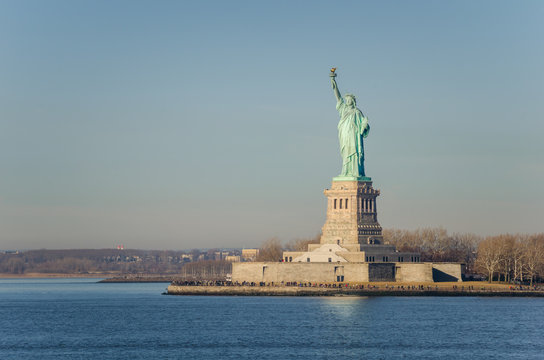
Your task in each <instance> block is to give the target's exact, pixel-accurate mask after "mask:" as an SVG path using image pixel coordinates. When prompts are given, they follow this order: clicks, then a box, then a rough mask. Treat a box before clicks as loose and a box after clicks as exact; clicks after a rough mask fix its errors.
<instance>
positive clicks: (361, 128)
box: [330, 68, 370, 181]
mask: <svg viewBox="0 0 544 360" xmlns="http://www.w3.org/2000/svg"><path fill="white" fill-rule="evenodd" d="M335 71H336V68H332V69H331V74H330V77H331V83H332V89H333V90H334V95H335V96H336V100H337V102H336V110H338V113H340V122H338V139H339V140H340V154H341V155H342V173H341V174H340V175H339V176H337V177H335V178H334V179H333V180H358V181H361V180H363V181H369V180H370V178H369V177H366V176H365V165H364V160H365V153H364V149H363V138H366V137H367V136H368V132H369V131H370V126H369V125H368V119H367V118H366V117H365V116H364V115H363V113H362V112H361V110H359V109H357V107H356V101H355V96H354V95H352V94H344V96H343V97H342V95H340V91H339V90H338V85H336V79H335V77H336V73H335Z"/></svg>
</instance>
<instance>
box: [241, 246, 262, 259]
mask: <svg viewBox="0 0 544 360" xmlns="http://www.w3.org/2000/svg"><path fill="white" fill-rule="evenodd" d="M257 256H259V249H242V260H243V261H255V260H257Z"/></svg>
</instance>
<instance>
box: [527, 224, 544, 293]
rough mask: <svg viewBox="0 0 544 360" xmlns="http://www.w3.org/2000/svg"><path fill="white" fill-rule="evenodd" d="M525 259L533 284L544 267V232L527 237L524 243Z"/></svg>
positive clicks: (528, 274) (531, 283)
mask: <svg viewBox="0 0 544 360" xmlns="http://www.w3.org/2000/svg"><path fill="white" fill-rule="evenodd" d="M523 259H524V268H525V270H526V273H527V276H528V277H529V281H530V285H531V286H532V285H533V280H534V278H535V276H536V275H537V274H538V273H539V271H542V268H543V267H544V234H536V235H532V236H530V237H529V238H528V239H527V241H526V242H525V243H524V251H523Z"/></svg>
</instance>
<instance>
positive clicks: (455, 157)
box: [0, 0, 544, 249]
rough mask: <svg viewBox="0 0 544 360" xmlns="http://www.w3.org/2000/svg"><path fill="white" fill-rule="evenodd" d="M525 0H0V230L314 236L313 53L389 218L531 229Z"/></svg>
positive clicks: (317, 143)
mask: <svg viewBox="0 0 544 360" xmlns="http://www.w3.org/2000/svg"><path fill="white" fill-rule="evenodd" d="M543 18H544V2H542V1H521V2H516V1H455V2H453V1H448V2H446V1H431V0H429V1H368V2H361V1H353V2H350V1H342V2H331V1H321V2H319V1H307V2H303V1H298V2H293V1H269V2H257V1H246V2H239V1H214V2H212V1H186V2H184V1H132V0H131V1H71V0H69V1H27V0H25V1H0V249H2V248H81V247H85V248H101V247H112V246H114V245H115V244H125V246H127V247H131V248H157V249H184V248H193V247H241V246H245V247H252V246H257V245H259V244H260V243H261V242H262V241H263V240H265V239H267V238H269V237H273V236H278V237H279V238H280V239H281V240H282V241H288V240H290V239H293V238H299V237H308V236H314V235H315V234H316V233H318V232H319V231H320V228H321V226H322V225H323V223H324V221H325V210H326V201H325V197H324V195H323V192H322V191H323V189H325V188H327V187H329V186H330V181H331V179H332V177H333V176H336V175H338V173H339V171H340V168H341V159H340V155H339V150H338V139H337V131H336V125H337V122H338V114H337V113H336V110H335V99H334V95H333V93H332V90H331V88H330V81H329V76H328V72H329V68H330V67H332V66H336V67H338V74H339V75H338V78H337V80H338V84H339V88H340V90H341V91H342V92H346V91H349V92H352V93H354V94H355V95H357V98H358V105H359V107H360V108H361V109H362V111H363V112H364V113H365V114H366V115H367V116H368V117H369V120H370V124H371V132H370V135H369V137H368V138H367V141H366V143H365V150H366V170H367V174H368V175H369V176H371V177H372V178H373V181H374V187H376V188H379V189H381V192H382V196H381V197H380V198H379V199H378V210H379V215H378V218H379V221H380V222H381V224H382V226H383V227H385V228H404V229H415V228H418V227H428V226H432V227H436V226H443V227H445V228H446V229H448V230H449V231H450V232H474V233H477V234H482V235H487V234H497V233H501V232H541V231H544V226H543V219H544V190H543V187H542V184H544V141H543V140H542V139H543V134H544V116H543V115H544V110H543V104H544V98H543V95H544V92H543V90H544V71H543V69H544V68H543V64H544V21H542V19H543Z"/></svg>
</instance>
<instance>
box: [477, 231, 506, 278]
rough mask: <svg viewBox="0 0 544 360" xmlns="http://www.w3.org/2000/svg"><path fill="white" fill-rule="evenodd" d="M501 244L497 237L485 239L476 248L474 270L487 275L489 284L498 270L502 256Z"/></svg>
mask: <svg viewBox="0 0 544 360" xmlns="http://www.w3.org/2000/svg"><path fill="white" fill-rule="evenodd" d="M502 248H503V242H502V239H501V238H500V237H498V236H495V237H487V238H486V239H485V240H483V241H482V242H480V245H479V246H478V257H477V258H476V268H477V269H478V270H480V271H481V272H484V273H487V275H488V280H489V282H492V281H493V275H494V274H495V272H496V271H497V270H498V269H499V265H500V263H501V261H502V256H503V249H502Z"/></svg>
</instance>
